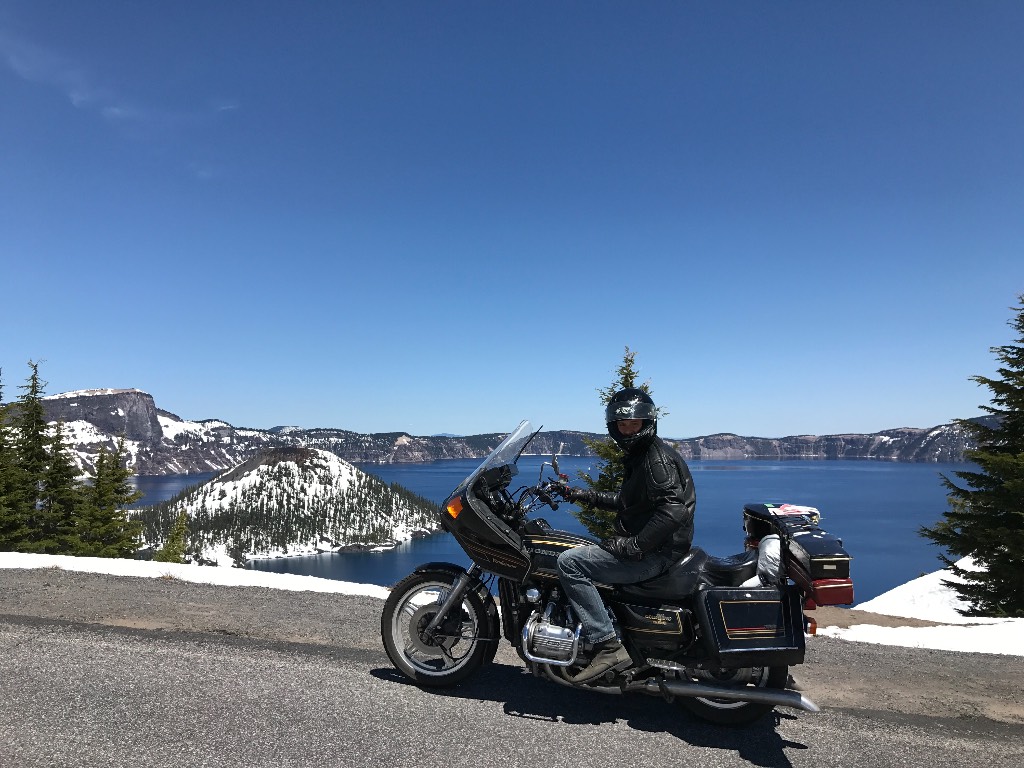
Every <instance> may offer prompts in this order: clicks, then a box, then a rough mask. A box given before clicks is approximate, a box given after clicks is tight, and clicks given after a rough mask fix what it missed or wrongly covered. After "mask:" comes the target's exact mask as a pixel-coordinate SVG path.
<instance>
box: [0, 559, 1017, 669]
mask: <svg viewBox="0 0 1024 768" xmlns="http://www.w3.org/2000/svg"><path fill="white" fill-rule="evenodd" d="M0 568H63V569H65V570H69V571H87V572H90V573H109V574H113V575H116V576H141V577H146V578H163V577H168V576H171V577H174V578H176V579H181V580H183V581H193V582H199V583H205V584H219V585H226V586H237V587H269V588H272V589H286V590H292V591H309V592H333V593H338V594H345V595H366V596H369V597H375V598H380V599H382V600H383V599H386V598H387V596H388V590H387V589H386V588H384V587H378V586H376V585H373V584H354V583H350V582H344V581H334V580H332V579H321V578H318V577H315V576H296V575H294V574H281V573H268V572H266V571H250V570H247V569H243V568H215V567H209V566H198V565H176V564H171V563H154V562H148V561H142V560H117V559H107V558H97V557H70V556H67V555H26V554H20V553H14V552H0ZM951 575H952V574H950V573H949V572H948V571H937V572H935V573H931V574H928V575H927V576H922V577H920V578H919V579H914V580H913V581H911V582H908V583H907V584H904V585H902V586H899V587H896V588H895V589H893V590H891V591H890V592H887V593H885V594H884V595H880V596H879V597H876V598H875V599H874V600H869V601H868V602H866V603H863V604H861V605H858V606H857V609H858V610H868V611H872V612H875V613H885V614H886V615H890V616H908V617H911V618H918V619H928V620H931V621H941V622H946V623H945V624H944V625H943V626H938V627H879V626H873V625H868V624H858V625H855V626H852V627H850V628H848V629H842V628H839V627H820V628H819V629H818V634H819V635H826V636H829V637H838V638H842V639H844V640H850V641H854V642H864V643H875V644H880V645H896V646H905V647H910V648H934V649H938V650H948V651H965V652H969V653H994V654H1005V655H1012V656H1024V619H973V618H968V617H964V616H960V615H959V614H957V613H956V611H955V606H956V605H958V604H959V600H958V598H957V596H956V593H955V592H953V591H952V590H951V589H949V588H947V587H942V586H941V585H939V586H938V587H936V584H937V583H938V582H939V581H941V580H942V579H947V580H948V579H950V577H951ZM880 609H884V610H880ZM812 642H813V640H812Z"/></svg>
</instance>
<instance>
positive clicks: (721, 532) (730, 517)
mask: <svg viewBox="0 0 1024 768" xmlns="http://www.w3.org/2000/svg"><path fill="white" fill-rule="evenodd" d="M541 461H542V459H541V458H539V457H531V456H524V457H523V458H522V459H521V460H520V474H519V476H518V477H517V478H515V480H514V481H513V487H516V486H517V485H527V484H532V483H534V482H535V481H536V479H537V476H538V471H539V468H540V464H541ZM559 461H560V463H561V470H562V471H563V472H565V473H566V474H569V475H570V477H571V478H573V481H574V482H576V473H577V471H579V470H581V469H583V470H588V469H589V468H590V467H591V465H592V464H593V462H594V460H593V459H583V458H575V457H561V458H560V459H559ZM478 463H479V462H478V461H477V460H448V461H437V462H432V463H429V464H383V465H379V464H372V465H363V466H362V467H361V468H362V469H364V470H366V471H367V472H371V473H372V474H375V475H377V476H378V477H380V478H381V479H383V480H385V481H386V482H389V483H390V482H397V483H400V484H401V485H403V486H405V487H406V488H409V489H410V490H412V491H414V492H416V493H418V494H420V495H422V496H424V497H426V498H428V499H430V500H432V501H435V502H437V503H440V502H441V501H443V500H444V499H445V498H446V497H447V495H448V494H449V493H450V492H451V491H452V489H454V488H455V486H457V485H458V483H459V481H461V480H462V478H463V477H465V476H466V475H467V474H469V472H471V471H472V470H473V469H474V468H475V467H476V466H477V464H478ZM968 468H970V467H969V465H966V464H902V463H895V462H875V461H693V462H690V470H691V472H692V473H693V478H694V483H695V484H696V487H697V515H696V520H695V526H694V527H695V543H696V544H698V545H699V546H701V547H703V548H704V549H705V550H707V551H708V552H710V553H711V554H713V555H719V556H722V555H729V554H735V553H736V552H739V551H741V550H742V548H743V515H742V510H743V505H744V504H745V503H749V502H776V503H780V502H789V503H793V504H806V505H810V506H814V507H818V509H820V510H821V513H822V521H821V526H822V527H823V528H825V529H826V530H828V531H829V532H830V533H833V534H835V535H836V536H839V537H840V538H842V539H843V543H844V546H845V548H846V550H847V551H848V552H849V553H850V554H851V555H852V556H853V558H854V560H853V580H854V585H855V589H856V599H857V602H863V601H865V600H869V599H871V598H872V597H876V596H878V595H880V594H881V593H883V592H885V591H887V590H889V589H892V588H893V587H895V586H898V585H900V584H903V583H905V582H907V581H909V580H910V579H913V578H916V577H917V576H920V575H921V574H922V573H928V572H930V571H934V570H937V569H939V568H941V567H942V563H941V562H940V561H939V560H938V558H937V555H938V554H939V550H938V549H937V548H936V547H935V546H933V545H931V544H930V543H929V542H928V541H927V540H926V539H924V538H922V537H921V536H919V535H918V533H917V531H918V529H919V528H920V527H921V526H922V525H932V524H934V523H935V522H937V521H938V520H940V519H941V517H942V513H943V512H944V511H945V510H946V509H947V503H946V489H945V488H944V487H943V485H942V483H941V478H940V476H939V475H940V473H942V474H945V475H948V476H951V477H952V476H953V473H954V472H956V471H957V470H964V469H968ZM139 480H140V484H139V487H140V489H142V490H145V491H148V492H147V498H146V499H144V500H143V503H150V504H151V503H155V501H158V500H159V497H162V498H169V497H170V496H172V495H173V493H177V492H178V491H180V490H181V489H182V488H184V487H186V486H187V485H194V484H195V483H196V482H197V476H195V475H193V476H184V479H183V476H178V478H177V479H174V478H140V479H139ZM161 480H162V481H165V482H167V483H168V484H176V485H177V490H175V491H174V492H173V493H167V494H166V495H164V494H162V493H161V491H162V489H161V488H159V487H157V486H159V482H157V483H152V482H151V481H161ZM141 481H147V488H143V485H142V483H141ZM543 516H544V517H545V518H546V519H547V520H548V522H550V523H551V525H553V526H554V527H555V528H561V529H563V530H569V531H578V532H585V530H584V528H583V526H582V525H580V523H579V522H578V521H577V520H576V518H574V517H573V516H572V515H571V513H570V512H569V509H568V507H567V506H565V505H563V506H562V507H560V508H559V510H558V511H557V512H552V511H550V510H545V511H544V513H543ZM430 561H446V562H453V563H457V564H459V565H468V564H469V559H468V558H467V557H466V556H465V554H464V553H463V552H462V550H461V549H460V548H459V547H458V545H457V544H456V543H455V541H454V539H452V537H451V536H450V535H449V534H447V533H438V534H435V535H433V536H429V537H427V538H424V539H417V540H414V541H411V542H408V543H405V544H402V545H400V546H398V547H396V548H395V549H393V550H391V551H389V552H381V553H365V552H357V553H341V554H326V555H315V556H309V557H293V558H282V559H278V560H261V561H255V562H253V563H251V566H250V567H253V568H256V569H259V570H265V571H273V572H278V573H298V574H305V575H311V576H320V577H323V578H330V579H338V580H342V581H356V582H364V583H369V584H378V585H381V586H390V585H392V584H394V583H395V582H397V581H398V580H399V579H401V578H403V577H404V576H406V575H407V574H408V573H410V572H411V571H412V569H413V568H414V567H415V566H417V565H419V564H421V563H424V562H430Z"/></svg>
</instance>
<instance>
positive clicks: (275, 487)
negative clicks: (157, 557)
mask: <svg viewBox="0 0 1024 768" xmlns="http://www.w3.org/2000/svg"><path fill="white" fill-rule="evenodd" d="M436 509H437V508H436V506H435V505H433V504H431V503H430V502H428V501H427V500H425V499H422V498H420V497H417V496H415V495H414V494H411V493H408V492H405V491H402V490H400V489H397V488H394V487H390V486H387V485H385V484H384V483H382V482H381V481H380V480H378V479H376V478H374V477H372V476H370V475H368V474H366V473H365V472H362V471H360V470H359V469H357V468H356V467H354V466H352V465H351V464H349V463H348V462H346V461H344V460H342V459H340V458H338V457H337V456H335V455H334V454H332V453H329V452H327V451H321V450H316V449H308V448H281V449H277V450H274V451H272V452H270V453H268V454H264V455H261V456H260V457H259V458H256V459H251V460H249V461H247V462H244V463H242V464H240V465H238V466H237V467H235V468H234V469H232V470H230V471H228V472H226V473H224V474H222V475H220V476H219V477H217V478H215V479H214V480H212V481H211V482H209V483H206V484H204V485H201V486H199V487H198V488H196V489H194V490H192V491H189V492H187V493H186V494H184V495H183V496H182V497H179V498H178V499H174V500H172V501H170V502H166V503H164V504H160V505H157V506H156V507H155V508H153V509H150V510H144V511H143V522H144V524H145V534H146V538H147V540H148V541H149V542H150V543H151V544H153V545H155V546H159V545H162V544H163V542H164V541H165V539H166V536H167V535H168V533H169V531H170V530H171V527H172V526H173V524H174V521H175V520H176V519H177V518H178V516H179V514H180V513H181V512H184V513H185V514H186V516H187V518H188V527H189V532H190V545H189V551H190V552H191V553H192V554H193V556H194V557H195V559H197V560H198V559H201V560H204V561H213V562H216V563H217V564H220V565H233V564H238V563H240V562H242V561H244V560H246V559H254V558H266V557H281V556H285V555H301V554H311V553H314V552H323V551H331V550H337V549H341V548H345V547H352V546H359V547H366V548H372V547H389V546H393V545H394V544H395V543H396V542H400V541H405V540H407V539H409V538H412V537H413V536H416V535H423V534H426V533H428V532H430V531H433V530H436V529H437V528H438V521H437V515H436Z"/></svg>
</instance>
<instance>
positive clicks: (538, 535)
mask: <svg viewBox="0 0 1024 768" xmlns="http://www.w3.org/2000/svg"><path fill="white" fill-rule="evenodd" d="M590 544H597V541H595V540H594V539H591V538H589V537H587V536H583V535H581V534H578V533H569V532H568V531H556V530H554V529H553V528H548V527H544V526H543V524H538V525H535V524H534V521H531V522H530V523H529V524H528V525H527V527H526V530H525V531H524V533H523V549H525V550H526V552H527V553H528V554H529V555H530V561H531V565H530V573H529V576H533V577H534V578H540V579H557V578H558V569H557V567H556V566H555V561H557V560H558V556H559V555H560V554H562V553H563V552H565V551H566V550H567V549H573V548H574V547H585V546H588V545H590Z"/></svg>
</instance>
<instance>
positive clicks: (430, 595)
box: [380, 571, 498, 688]
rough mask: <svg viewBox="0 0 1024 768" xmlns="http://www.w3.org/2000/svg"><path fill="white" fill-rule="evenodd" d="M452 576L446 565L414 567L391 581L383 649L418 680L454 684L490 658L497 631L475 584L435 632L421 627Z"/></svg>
mask: <svg viewBox="0 0 1024 768" xmlns="http://www.w3.org/2000/svg"><path fill="white" fill-rule="evenodd" d="M452 581H453V578H452V574H451V573H450V572H447V571H426V572H422V573H413V574H411V575H409V576H406V577H405V578H404V579H402V580H401V581H400V582H398V584H396V585H395V587H394V589H392V590H391V594H390V596H389V597H388V599H387V601H386V602H385V603H384V613H383V614H382V615H381V618H380V633H381V638H382V639H383V641H384V650H385V651H387V654H388V658H389V659H391V663H392V664H394V665H395V667H396V668H397V669H398V670H399V671H400V672H402V673H403V674H404V675H406V676H407V677H409V678H411V679H413V680H415V681H416V682H417V683H419V684H420V685H426V686H431V687H439V688H440V687H447V686H452V685H458V684H459V683H461V682H462V681H464V680H465V679H467V678H468V677H470V676H471V675H473V674H474V673H475V672H476V671H477V670H479V669H480V667H481V666H483V665H484V664H485V663H486V662H488V661H490V660H491V659H493V658H494V652H495V650H496V644H497V642H498V637H497V634H496V633H495V632H494V628H493V626H492V622H491V621H489V620H488V612H487V606H486V605H485V604H484V600H483V599H482V598H481V597H480V595H479V594H478V593H477V591H476V590H475V589H473V588H470V589H468V590H467V591H466V594H465V595H464V596H463V598H462V605H461V606H457V607H455V608H453V609H452V611H451V612H450V613H449V615H448V618H446V619H445V620H444V621H443V622H442V623H441V625H440V626H439V627H438V628H437V631H436V632H434V633H433V635H428V634H427V633H426V632H425V630H426V627H427V625H428V624H429V623H430V621H431V619H433V618H434V617H435V616H436V615H437V611H438V609H439V608H440V607H441V605H442V604H443V603H444V601H445V599H447V597H448V594H449V592H450V590H451V587H452Z"/></svg>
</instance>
